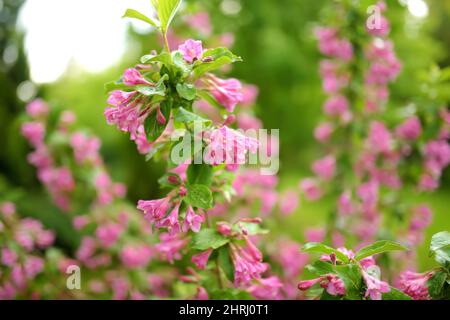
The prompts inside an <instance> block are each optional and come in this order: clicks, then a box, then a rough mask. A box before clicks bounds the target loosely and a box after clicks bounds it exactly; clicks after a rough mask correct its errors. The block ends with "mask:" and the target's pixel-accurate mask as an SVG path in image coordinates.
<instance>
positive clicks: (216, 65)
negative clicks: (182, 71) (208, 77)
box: [193, 56, 241, 80]
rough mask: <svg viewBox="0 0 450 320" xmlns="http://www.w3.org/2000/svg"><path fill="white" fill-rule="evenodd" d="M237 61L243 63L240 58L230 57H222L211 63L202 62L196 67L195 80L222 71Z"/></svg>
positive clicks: (194, 71)
mask: <svg viewBox="0 0 450 320" xmlns="http://www.w3.org/2000/svg"><path fill="white" fill-rule="evenodd" d="M236 61H241V60H240V58H239V59H236V58H234V57H230V56H222V57H220V58H217V59H215V60H213V61H209V62H201V63H200V64H198V65H197V66H195V67H194V70H193V73H194V80H196V79H198V78H200V77H201V76H202V75H204V74H205V73H207V72H211V71H214V70H217V69H220V68H221V67H223V66H225V65H227V64H230V63H234V62H236Z"/></svg>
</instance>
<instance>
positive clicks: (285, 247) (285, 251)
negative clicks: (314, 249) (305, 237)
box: [273, 240, 309, 279]
mask: <svg viewBox="0 0 450 320" xmlns="http://www.w3.org/2000/svg"><path fill="white" fill-rule="evenodd" d="M300 249H301V248H300V245H299V244H298V243H296V242H294V241H287V240H283V241H280V242H279V243H277V246H276V251H275V252H274V254H273V259H274V260H275V261H277V262H278V263H279V264H280V265H281V267H282V270H283V271H284V275H285V277H286V278H287V279H294V278H296V277H297V276H298V275H299V274H300V272H301V271H302V270H303V268H304V267H305V265H306V264H307V263H308V260H309V256H308V254H307V253H302V252H301V251H300Z"/></svg>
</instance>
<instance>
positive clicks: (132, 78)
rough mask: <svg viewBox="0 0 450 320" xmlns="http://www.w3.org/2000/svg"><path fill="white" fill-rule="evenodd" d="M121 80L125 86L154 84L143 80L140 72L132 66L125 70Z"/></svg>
mask: <svg viewBox="0 0 450 320" xmlns="http://www.w3.org/2000/svg"><path fill="white" fill-rule="evenodd" d="M122 80H123V83H124V84H125V85H127V86H135V85H139V84H143V85H150V86H154V84H153V83H150V82H149V81H147V80H145V79H144V77H143V76H142V75H141V73H140V72H139V71H138V70H136V69H134V68H129V69H127V70H125V72H124V74H123V78H122Z"/></svg>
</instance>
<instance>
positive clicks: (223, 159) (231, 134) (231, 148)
mask: <svg viewBox="0 0 450 320" xmlns="http://www.w3.org/2000/svg"><path fill="white" fill-rule="evenodd" d="M209 140H210V143H209V145H208V146H207V149H206V155H205V161H206V162H207V163H210V164H212V165H219V164H222V163H225V164H227V165H235V166H237V165H239V164H244V163H245V160H246V155H247V153H248V152H251V153H253V154H254V153H256V152H257V150H258V147H259V142H258V140H256V139H254V138H251V137H248V136H245V135H244V134H242V133H240V132H239V131H236V130H233V129H230V128H228V127H227V126H222V127H220V128H219V129H215V130H213V131H212V132H211V134H210V137H209Z"/></svg>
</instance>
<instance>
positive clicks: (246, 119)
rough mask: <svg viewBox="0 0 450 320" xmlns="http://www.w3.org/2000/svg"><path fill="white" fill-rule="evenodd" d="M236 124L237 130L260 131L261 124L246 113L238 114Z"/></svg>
mask: <svg viewBox="0 0 450 320" xmlns="http://www.w3.org/2000/svg"><path fill="white" fill-rule="evenodd" d="M237 123H238V127H239V129H242V130H249V129H256V130H257V129H261V128H262V126H263V125H262V122H261V120H260V119H258V118H256V117H255V116H253V115H251V114H248V113H240V114H239V115H238V116H237Z"/></svg>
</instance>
